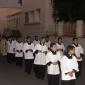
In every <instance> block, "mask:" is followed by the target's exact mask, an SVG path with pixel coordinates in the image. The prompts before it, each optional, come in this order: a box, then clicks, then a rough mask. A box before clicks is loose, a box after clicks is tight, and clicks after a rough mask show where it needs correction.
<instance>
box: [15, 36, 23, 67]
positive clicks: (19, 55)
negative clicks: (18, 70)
mask: <svg viewBox="0 0 85 85" xmlns="http://www.w3.org/2000/svg"><path fill="white" fill-rule="evenodd" d="M15 58H16V65H17V66H22V64H23V42H22V38H21V37H19V38H18V39H17V41H16V45H15Z"/></svg>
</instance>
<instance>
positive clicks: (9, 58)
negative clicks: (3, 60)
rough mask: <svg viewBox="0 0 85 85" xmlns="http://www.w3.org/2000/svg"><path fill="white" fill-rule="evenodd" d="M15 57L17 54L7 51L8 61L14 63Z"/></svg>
mask: <svg viewBox="0 0 85 85" xmlns="http://www.w3.org/2000/svg"><path fill="white" fill-rule="evenodd" d="M14 57H15V54H13V53H7V62H8V63H13V62H14Z"/></svg>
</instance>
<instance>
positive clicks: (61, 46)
mask: <svg viewBox="0 0 85 85" xmlns="http://www.w3.org/2000/svg"><path fill="white" fill-rule="evenodd" d="M56 45H57V48H58V51H60V52H61V54H62V55H63V53H64V51H65V46H64V44H63V41H62V37H58V42H57V43H56Z"/></svg>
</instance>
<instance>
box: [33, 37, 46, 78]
mask: <svg viewBox="0 0 85 85" xmlns="http://www.w3.org/2000/svg"><path fill="white" fill-rule="evenodd" d="M47 51H48V48H47V46H46V45H45V37H41V40H40V43H39V44H37V45H36V46H35V48H34V53H35V59H34V72H35V76H36V77H37V78H38V79H44V77H45V72H46V62H45V61H46V54H47Z"/></svg>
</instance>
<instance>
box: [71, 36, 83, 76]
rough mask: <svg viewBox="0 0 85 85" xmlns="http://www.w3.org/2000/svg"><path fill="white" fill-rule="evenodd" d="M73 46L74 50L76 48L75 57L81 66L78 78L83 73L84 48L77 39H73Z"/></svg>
mask: <svg viewBox="0 0 85 85" xmlns="http://www.w3.org/2000/svg"><path fill="white" fill-rule="evenodd" d="M72 46H74V48H75V55H76V58H77V61H78V64H79V72H78V73H77V74H76V76H77V77H80V76H81V71H82V61H83V57H84V51H83V47H82V46H81V45H80V44H79V41H78V38H77V37H74V38H73V44H72Z"/></svg>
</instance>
